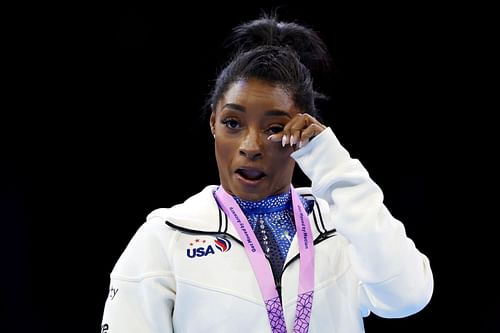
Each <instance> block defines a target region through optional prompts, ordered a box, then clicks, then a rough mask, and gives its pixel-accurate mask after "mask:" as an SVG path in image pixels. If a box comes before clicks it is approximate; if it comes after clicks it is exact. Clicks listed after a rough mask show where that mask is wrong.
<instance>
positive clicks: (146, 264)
mask: <svg viewBox="0 0 500 333" xmlns="http://www.w3.org/2000/svg"><path fill="white" fill-rule="evenodd" d="M212 187H214V186H207V187H206V188H205V189H203V190H202V191H201V192H199V193H197V194H195V195H193V196H192V197H190V198H188V199H187V200H186V201H184V202H183V203H180V204H177V205H174V206H172V207H169V208H159V209H155V210H153V211H152V212H150V213H149V214H148V215H147V217H146V221H145V222H144V223H143V224H142V225H141V226H140V227H139V228H138V229H137V231H136V232H135V234H134V235H133V237H132V238H131V240H130V241H129V243H128V244H127V247H126V248H125V250H124V251H123V252H122V254H121V256H120V258H119V259H118V261H117V263H116V264H115V267H114V268H113V271H112V275H114V276H115V277H120V276H121V277H126V278H128V279H130V278H141V276H144V275H145V274H146V275H147V274H155V273H159V274H161V273H162V272H163V273H164V272H165V271H168V270H169V267H171V264H170V258H169V253H171V251H170V247H171V246H172V245H173V243H174V242H175V239H176V237H178V231H177V230H175V229H173V228H170V227H169V226H168V225H167V223H166V222H167V221H175V222H176V223H181V224H189V223H192V224H195V223H197V222H196V221H203V220H204V218H203V215H204V214H207V213H206V211H210V205H211V204H212V203H211V200H213V199H211V198H210V197H211V194H210V193H213V191H212ZM207 206H208V207H207ZM214 214H217V212H215V213H214Z"/></svg>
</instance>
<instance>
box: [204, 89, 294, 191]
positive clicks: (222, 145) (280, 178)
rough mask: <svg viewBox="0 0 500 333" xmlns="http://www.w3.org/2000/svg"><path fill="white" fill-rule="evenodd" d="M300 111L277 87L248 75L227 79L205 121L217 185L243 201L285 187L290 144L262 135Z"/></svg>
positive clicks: (290, 167)
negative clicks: (211, 138) (212, 139)
mask: <svg viewBox="0 0 500 333" xmlns="http://www.w3.org/2000/svg"><path fill="white" fill-rule="evenodd" d="M297 113H299V110H298V108H297V107H296V106H295V104H294V102H293V100H292V98H291V97H290V96H289V95H288V94H287V92H286V91H285V90H283V89H282V88H280V87H279V86H272V85H270V84H269V83H266V82H264V81H260V80H256V79H249V80H240V81H237V82H235V83H234V84H232V85H231V86H230V87H229V89H228V90H227V92H226V93H225V94H224V96H223V97H222V98H221V99H220V100H219V102H218V103H217V105H215V106H214V111H213V112H212V115H211V117H210V126H211V129H212V133H213V134H214V137H215V156H216V159H217V166H218V169H219V177H220V181H221V184H222V186H223V187H224V189H225V190H226V191H228V192H229V193H231V194H234V195H237V196H238V197H240V198H242V199H244V200H250V201H256V200H260V199H263V198H265V197H267V196H269V195H273V194H278V193H283V192H286V191H288V190H289V187H290V183H291V180H292V175H293V169H294V166H295V161H294V160H293V159H292V158H291V157H290V153H292V152H293V148H292V147H290V145H287V146H286V147H282V145H281V142H271V141H270V140H268V139H267V138H268V137H269V136H270V135H271V134H274V133H279V132H280V131H281V130H282V129H283V127H284V126H285V125H286V123H287V122H288V121H290V119H291V118H292V117H293V116H294V115H296V114H297Z"/></svg>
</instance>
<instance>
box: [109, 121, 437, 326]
mask: <svg viewBox="0 0 500 333" xmlns="http://www.w3.org/2000/svg"><path fill="white" fill-rule="evenodd" d="M292 157H293V158H294V159H295V160H296V161H297V163H298V164H299V166H300V167H301V169H302V170H303V171H304V173H305V174H306V175H307V176H308V177H309V178H310V179H311V181H312V187H311V188H298V189H297V191H298V192H299V193H300V194H302V195H307V194H311V193H312V194H313V195H314V196H315V197H316V200H317V204H318V206H319V207H320V211H321V216H322V219H323V222H324V226H325V228H326V229H327V230H332V229H334V228H335V229H336V230H337V233H335V234H334V235H333V236H332V237H329V238H327V239H325V240H322V241H320V242H319V243H317V244H316V245H315V269H316V271H315V291H314V303H313V310H312V314H311V323H310V329H309V332H311V333H315V332H332V333H334V332H345V333H355V332H363V331H364V329H363V319H362V318H363V316H367V315H368V314H369V313H370V311H371V312H374V313H375V314H377V315H379V316H382V317H387V318H394V317H404V316H408V315H411V314H413V313H416V312H418V311H420V310H421V309H422V308H423V307H424V306H425V305H426V304H427V303H428V302H429V300H430V298H431V295H432V291H433V276H432V272H431V268H430V266H429V261H428V259H427V257H426V256H424V255H423V254H422V253H420V252H419V251H418V250H417V249H416V247H415V245H414V243H413V241H412V240H410V239H409V238H408V237H407V236H406V234H405V229H404V226H403V224H402V223H401V222H399V221H398V220H396V219H395V218H394V217H392V216H391V214H390V213H389V211H388V210H387V209H386V207H385V206H384V204H383V195H382V192H381V190H380V189H379V187H378V186H377V185H376V184H375V183H374V182H373V181H372V180H371V179H370V178H369V175H368V173H367V171H366V170H365V169H364V168H363V166H362V165H361V164H360V163H359V161H357V160H356V159H352V158H350V156H349V154H348V153H347V151H346V150H345V149H344V148H343V147H342V146H341V145H340V143H339V142H338V140H337V138H336V137H335V135H334V134H333V132H332V131H331V129H330V128H327V129H326V130H324V131H323V132H322V133H321V134H319V135H318V136H316V137H315V138H314V139H313V140H312V141H311V142H310V143H309V144H307V145H306V146H304V147H303V148H301V149H300V150H297V151H296V152H294V153H293V154H292ZM215 188H216V186H212V185H211V186H207V187H206V188H205V189H204V190H202V191H201V192H200V193H198V194H196V195H194V196H193V197H191V198H189V199H188V200H186V201H185V202H184V203H182V204H179V205H176V206H173V207H171V208H163V209H158V210H155V211H153V212H152V213H151V214H149V216H148V217H147V220H146V222H145V223H144V224H143V225H142V226H141V227H140V228H139V230H138V231H137V233H136V234H135V235H134V237H133V238H132V240H131V241H130V243H129V244H128V246H127V248H126V249H125V251H124V252H123V254H122V255H121V257H120V259H119V260H118V262H117V263H116V265H115V267H114V269H113V271H112V273H111V284H110V295H109V296H108V298H107V301H106V304H105V309H104V315H103V321H102V324H103V327H105V328H107V330H106V331H105V332H107V333H132V332H134V333H138V332H141V333H149V332H155V333H167V332H176V333H191V332H193V333H194V332H196V333H198V332H217V333H219V332H220V333H225V332H231V333H233V332H247V333H252V332H255V333H265V332H270V327H269V323H268V319H267V313H266V309H265V306H264V303H263V301H262V299H261V294H260V291H259V287H258V285H257V282H256V279H255V276H254V274H253V271H252V268H251V266H250V263H249V261H248V259H247V256H246V253H245V250H244V248H243V246H242V245H241V244H240V243H238V242H237V241H236V240H235V239H239V238H238V235H237V232H236V231H235V230H234V228H233V227H232V224H231V223H229V224H228V225H227V235H230V236H231V237H227V238H226V239H225V241H226V242H227V243H226V244H230V248H229V250H227V251H226V252H223V251H221V250H220V249H219V248H217V247H216V246H215V245H216V244H215V240H216V237H221V236H223V235H222V234H217V233H215V232H217V231H218V230H219V228H220V224H219V210H218V207H217V204H216V202H215V200H214V199H213V195H212V193H213V191H214V189H215ZM315 214H316V217H317V221H318V224H319V214H318V211H317V208H315ZM310 220H311V223H313V214H311V215H310ZM166 222H168V223H170V224H171V225H175V226H177V227H170V226H168V225H167V224H166ZM222 223H223V225H222V230H223V231H224V229H225V227H226V224H225V223H226V222H225V219H224V217H223V218H222ZM178 227H180V228H178ZM312 229H313V234H314V238H315V239H317V238H318V237H319V236H320V232H324V231H325V230H324V229H323V226H322V225H320V227H319V229H320V230H318V228H317V226H316V224H315V225H314V226H313V227H312ZM187 230H191V231H197V232H196V233H193V232H188V231H187ZM232 237H233V238H232ZM195 248H198V250H197V251H195V250H194V249H195ZM297 253H298V246H297V240H296V238H294V240H293V242H292V245H291V247H290V250H289V253H288V256H287V259H286V263H288V262H290V263H289V265H288V266H285V267H286V269H285V270H284V273H283V277H282V298H283V307H284V312H285V319H286V322H287V327H289V329H290V328H293V320H294V316H295V305H296V304H295V302H296V297H297V290H298V272H299V260H292V258H294V257H295V256H296V255H297ZM286 263H285V265H287V264H286ZM105 325H106V326H105Z"/></svg>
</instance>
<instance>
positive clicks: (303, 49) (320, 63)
mask: <svg viewBox="0 0 500 333" xmlns="http://www.w3.org/2000/svg"><path fill="white" fill-rule="evenodd" d="M229 45H230V46H232V47H234V48H235V50H236V52H245V51H249V50H251V49H253V48H256V47H261V46H279V47H288V48H290V49H292V50H294V51H295V52H296V53H297V55H298V56H299V58H300V61H301V62H302V63H303V64H304V65H305V66H306V67H308V68H309V69H310V70H314V71H316V70H319V71H323V70H327V69H329V67H330V61H331V59H330V56H329V53H328V50H327V47H326V45H325V43H324V42H323V41H322V40H321V38H320V37H319V36H318V34H317V33H316V32H315V31H313V30H312V29H310V28H307V27H305V26H302V25H299V24H296V23H292V22H279V21H278V20H277V19H276V17H274V16H267V15H265V16H263V17H262V18H260V19H256V20H253V21H250V22H247V23H243V24H241V25H239V26H237V27H236V28H234V30H233V34H232V36H231V39H230V40H229Z"/></svg>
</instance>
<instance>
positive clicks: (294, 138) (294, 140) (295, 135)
mask: <svg viewBox="0 0 500 333" xmlns="http://www.w3.org/2000/svg"><path fill="white" fill-rule="evenodd" d="M301 132H302V129H298V128H291V129H290V146H293V145H295V144H298V143H299V141H300V136H301Z"/></svg>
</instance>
